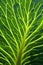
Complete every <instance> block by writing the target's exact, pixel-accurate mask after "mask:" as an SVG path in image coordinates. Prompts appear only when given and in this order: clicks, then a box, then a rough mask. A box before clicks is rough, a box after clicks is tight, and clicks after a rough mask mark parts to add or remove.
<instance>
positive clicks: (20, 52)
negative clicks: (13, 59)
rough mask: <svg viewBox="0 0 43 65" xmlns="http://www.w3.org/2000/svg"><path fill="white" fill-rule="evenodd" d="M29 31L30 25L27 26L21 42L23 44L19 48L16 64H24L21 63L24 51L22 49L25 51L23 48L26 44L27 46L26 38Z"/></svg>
mask: <svg viewBox="0 0 43 65" xmlns="http://www.w3.org/2000/svg"><path fill="white" fill-rule="evenodd" d="M27 32H28V26H26V31H25V34H24V36H23V39H22V43H21V46H20V49H19V53H18V57H17V63H16V65H22V64H21V60H22V53H23V52H22V51H23V48H24V46H25V39H26V35H27Z"/></svg>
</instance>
